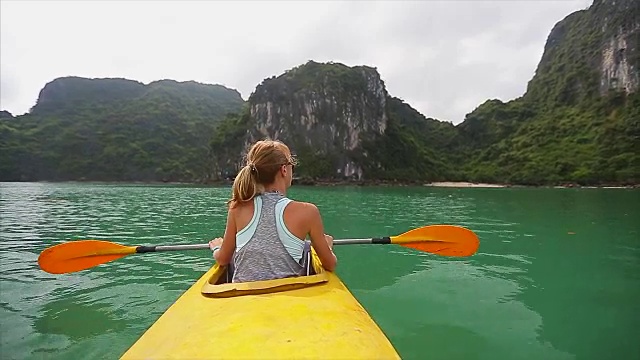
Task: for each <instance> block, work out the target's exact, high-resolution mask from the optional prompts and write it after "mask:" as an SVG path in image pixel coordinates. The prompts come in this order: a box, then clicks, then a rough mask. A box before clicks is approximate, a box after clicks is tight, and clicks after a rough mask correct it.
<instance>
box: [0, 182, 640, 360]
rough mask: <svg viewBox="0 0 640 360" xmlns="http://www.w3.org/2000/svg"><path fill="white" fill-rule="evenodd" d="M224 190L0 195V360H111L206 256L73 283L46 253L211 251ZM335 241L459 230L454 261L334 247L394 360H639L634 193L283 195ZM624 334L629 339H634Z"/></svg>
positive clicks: (120, 267) (312, 190)
mask: <svg viewBox="0 0 640 360" xmlns="http://www.w3.org/2000/svg"><path fill="white" fill-rule="evenodd" d="M228 196H229V188H213V187H198V186H148V185H104V184H102V185H101V184H46V183H41V184H40V183H39V184H6V183H4V184H0V245H1V246H0V290H1V291H0V323H1V324H2V326H0V349H1V351H2V358H9V359H14V358H15V359H22V358H57V359H69V358H117V357H118V356H120V355H121V354H122V353H123V352H124V351H125V350H126V349H127V348H128V347H129V346H130V345H131V344H132V343H133V342H134V341H135V340H136V339H137V338H138V337H139V336H140V335H141V334H142V333H143V332H144V331H145V330H146V329H147V328H148V327H149V326H150V325H151V324H152V323H153V321H155V320H156V319H157V318H158V317H159V316H160V315H161V314H162V313H163V312H164V311H165V310H166V309H167V307H168V306H169V305H170V304H171V303H172V302H173V301H175V299H177V298H178V296H180V294H181V293H182V292H183V291H184V290H186V289H187V288H188V287H189V286H190V285H191V284H192V283H193V281H195V280H196V279H198V278H199V277H200V275H201V274H202V273H203V272H204V271H206V270H207V269H208V268H209V266H210V265H211V264H212V259H211V253H210V252H209V251H202V250H200V251H181V252H168V253H150V254H137V255H132V256H128V257H125V258H122V259H119V260H117V261H114V262H111V263H108V264H104V265H101V266H98V267H96V268H93V269H89V270H85V271H81V272H78V273H73V274H63V275H51V274H47V273H44V272H42V271H41V270H40V269H39V268H38V266H37V262H36V261H37V257H38V255H39V253H40V252H41V251H42V250H43V249H44V248H46V247H48V246H50V245H52V244H57V243H61V242H64V241H67V240H70V239H89V238H97V239H103V240H110V241H115V242H119V243H122V244H128V245H142V244H190V243H203V242H206V241H207V240H208V239H211V238H213V237H216V236H220V235H222V233H223V231H224V225H225V216H226V207H225V201H226V200H227V198H228ZM290 196H291V197H292V198H295V199H300V200H304V201H311V202H314V203H317V204H318V207H319V208H320V210H321V212H322V214H323V216H324V223H325V227H326V232H327V233H330V234H332V235H334V237H335V238H336V239H340V238H358V237H363V238H369V237H379V236H389V235H398V234H401V233H403V232H405V231H408V230H410V229H412V228H415V227H419V226H423V225H429V224H442V223H447V224H458V225H463V226H466V227H469V228H470V229H472V230H474V231H475V232H476V233H477V234H478V235H479V236H480V239H481V246H480V249H479V251H478V254H476V255H475V256H473V257H470V258H463V259H459V258H443V257H438V256H435V255H431V254H425V253H420V252H418V251H416V250H412V249H406V248H403V247H400V246H397V245H344V246H337V247H336V249H335V251H336V253H337V255H338V258H339V262H338V274H339V275H340V277H341V278H342V279H343V281H344V282H345V284H346V285H347V286H348V287H349V289H350V290H351V291H352V292H353V294H354V295H355V296H356V297H357V298H358V300H359V301H361V303H362V304H363V305H364V306H365V307H366V309H367V311H369V313H370V314H371V315H372V316H373V317H374V319H375V320H376V322H377V323H378V324H379V325H380V326H381V328H382V329H383V330H384V332H385V333H386V334H387V335H388V336H389V338H390V339H391V340H392V342H393V344H394V345H395V347H396V348H397V349H398V351H399V352H400V354H401V355H402V357H403V358H405V359H423V358H435V359H449V358H465V359H498V358H499V359H574V358H579V359H602V358H612V357H613V358H625V359H632V358H640V348H639V347H637V345H636V344H635V341H636V339H637V338H638V337H637V334H638V332H637V330H636V328H637V325H636V324H635V322H636V319H637V314H638V313H640V305H639V304H640V302H638V301H637V299H638V298H640V243H639V242H638V240H639V238H640V237H639V236H638V234H640V228H639V226H638V222H637V221H636V219H638V218H640V208H639V204H640V192H639V191H637V190H636V191H627V190H609V191H607V190H599V189H593V190H575V189H564V190H558V189H453V188H443V189H438V188H367V187H335V188H322V187H309V188H305V187H295V188H292V190H291V193H290ZM634 334H635V335H634Z"/></svg>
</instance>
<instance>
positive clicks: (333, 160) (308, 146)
mask: <svg viewBox="0 0 640 360" xmlns="http://www.w3.org/2000/svg"><path fill="white" fill-rule="evenodd" d="M387 96H388V94H387V91H386V89H385V85H384V82H383V81H382V80H381V79H380V75H379V74H378V72H377V71H376V70H375V69H374V68H370V67H365V66H357V67H348V66H345V65H342V64H331V63H330V64H320V63H316V62H313V61H310V62H308V63H306V64H304V65H301V66H299V67H297V68H294V69H292V70H290V71H287V72H285V73H284V74H283V75H281V76H279V77H273V78H269V79H266V80H265V81H264V82H263V83H262V84H260V85H258V87H257V88H256V90H255V92H254V93H253V94H252V95H251V97H250V98H249V109H250V115H251V118H252V120H253V122H254V123H255V127H253V128H252V129H251V130H250V131H249V133H248V135H247V139H246V145H248V144H249V143H251V142H253V141H255V140H258V139H262V138H265V137H269V138H272V139H279V140H282V141H284V142H285V143H287V144H289V146H290V147H291V148H292V151H293V152H294V153H297V154H298V155H299V156H300V157H301V158H300V160H301V161H302V162H303V163H302V164H301V166H305V164H304V162H307V163H308V162H316V161H318V160H319V159H322V161H323V166H324V167H325V169H324V170H327V169H326V168H327V167H330V168H331V171H332V172H333V174H334V176H336V177H351V178H354V177H355V178H360V177H361V176H362V167H361V164H359V163H358V162H357V161H356V160H355V158H356V157H357V156H354V155H355V154H356V153H357V152H359V151H360V147H361V145H362V143H363V141H364V140H367V139H372V138H375V137H376V136H377V135H381V134H383V133H384V131H385V129H386V127H387V107H386V101H387ZM306 165H311V164H306ZM314 165H318V164H314Z"/></svg>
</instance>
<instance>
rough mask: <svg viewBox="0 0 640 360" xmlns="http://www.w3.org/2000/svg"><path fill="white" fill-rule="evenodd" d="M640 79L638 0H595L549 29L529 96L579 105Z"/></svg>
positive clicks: (632, 86)
mask: <svg viewBox="0 0 640 360" xmlns="http://www.w3.org/2000/svg"><path fill="white" fill-rule="evenodd" d="M639 84H640V1H637V0H595V1H594V3H593V4H592V5H591V6H590V7H589V9H587V10H582V11H577V12H575V13H573V14H571V15H569V16H567V17H566V18H565V19H563V20H562V21H560V22H558V23H557V24H556V25H555V26H554V28H553V29H552V30H551V32H550V34H549V37H548V38H547V43H546V45H545V49H544V54H543V56H542V59H541V60H540V64H539V65H538V69H537V70H536V75H535V76H534V78H533V79H532V80H531V82H530V83H529V87H528V89H527V94H526V96H525V97H526V98H527V99H530V100H533V101H535V102H554V103H562V104H564V105H576V104H578V103H580V102H583V101H585V100H592V99H594V98H596V97H599V96H604V95H606V94H608V93H609V92H610V90H615V91H621V92H624V93H626V94H630V93H634V92H636V91H638V86H639Z"/></svg>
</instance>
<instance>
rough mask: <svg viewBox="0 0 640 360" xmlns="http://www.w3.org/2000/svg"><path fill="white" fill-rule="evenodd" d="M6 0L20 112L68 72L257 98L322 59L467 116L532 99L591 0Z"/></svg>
mask: <svg viewBox="0 0 640 360" xmlns="http://www.w3.org/2000/svg"><path fill="white" fill-rule="evenodd" d="M0 4H1V5H0V6H1V8H0V27H1V28H0V29H1V31H0V37H1V38H0V61H1V74H0V75H1V89H0V108H2V109H6V110H9V111H11V112H12V113H14V114H22V113H24V112H26V111H28V109H29V108H30V107H31V106H33V105H34V104H35V101H36V100H37V96H38V93H39V91H40V89H41V88H42V87H43V86H44V85H45V84H46V83H47V82H49V81H51V80H53V79H55V78H57V77H61V76H69V75H75V76H84V77H124V78H129V79H133V80H138V81H142V82H144V83H148V82H151V81H154V80H159V79H165V78H170V79H175V80H178V81H184V80H196V81H200V82H205V83H219V84H223V85H225V86H228V87H231V88H234V89H237V90H239V91H240V92H241V93H242V95H243V97H244V98H245V99H246V98H248V96H249V95H250V94H251V92H252V91H253V90H254V89H255V86H256V85H257V84H259V83H260V82H261V81H262V80H263V79H264V78H267V77H270V76H273V75H279V74H281V73H282V72H283V71H285V70H287V69H289V68H292V67H294V66H297V65H299V64H301V63H304V62H306V61H307V60H315V61H335V62H343V63H345V64H347V65H369V66H374V67H377V68H378V70H379V72H380V73H381V76H382V78H383V80H384V81H385V83H386V85H387V89H388V91H389V92H390V94H391V95H393V96H398V97H400V98H402V99H404V100H405V101H407V102H408V103H409V104H411V105H412V106H414V107H415V108H416V109H417V110H418V111H420V112H421V113H423V114H424V115H425V116H428V117H434V118H438V119H441V120H448V121H453V122H454V123H459V122H461V121H462V120H463V118H464V115H465V114H466V113H468V112H470V111H472V110H473V108H475V106H477V105H479V104H480V103H482V102H484V101H485V100H486V99H488V98H500V99H502V100H503V101H507V100H510V99H512V98H515V97H518V96H520V95H522V94H523V92H524V91H525V89H526V84H527V82H528V81H529V80H530V78H531V76H533V73H534V71H535V68H536V66H537V64H538V62H539V60H540V57H541V56H542V51H543V47H544V43H545V40H546V37H547V35H548V34H549V31H550V30H551V28H552V27H553V25H554V24H555V23H556V22H558V21H559V20H561V19H562V18H564V17H565V16H566V15H568V14H570V13H571V12H573V11H576V10H579V9H584V8H586V7H588V6H589V4H590V1H588V0H564V1H537V0H536V1H471V0H469V1H413V2H411V1H409V2H400V1H397V2H396V1H387V2H384V1H375V2H374V1H368V2H366V1H353V2H339V1H303V2H293V1H283V2H266V1H257V2H251V1H237V2H223V1H208V2H206V1H194V2H186V1H183V2H170V1H153V2H152V1H141V2H133V1H127V2H124V1H105V2H98V1H86V2H80V1H69V2H58V1H43V2H36V1H6V0H3V1H2V2H1V3H0Z"/></svg>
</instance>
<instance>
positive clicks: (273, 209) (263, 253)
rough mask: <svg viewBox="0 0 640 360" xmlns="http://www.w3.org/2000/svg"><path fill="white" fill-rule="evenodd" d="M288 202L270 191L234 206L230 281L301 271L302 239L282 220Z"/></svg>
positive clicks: (266, 278) (291, 274) (292, 274)
mask: <svg viewBox="0 0 640 360" xmlns="http://www.w3.org/2000/svg"><path fill="white" fill-rule="evenodd" d="M290 201H291V200H289V199H287V198H286V197H284V196H283V195H281V194H280V193H277V192H270V193H264V194H262V195H259V196H256V197H255V198H254V201H252V202H250V203H248V204H246V205H244V206H242V207H239V208H237V211H236V213H235V214H234V215H233V216H235V217H236V224H237V226H236V251H235V253H234V256H233V262H234V275H233V282H245V281H257V280H268V279H278V278H284V277H291V276H299V275H302V274H303V267H302V256H303V247H304V241H303V240H302V239H300V238H299V237H297V236H295V235H294V234H292V233H291V232H290V230H289V228H288V226H287V224H286V223H287V221H285V219H284V212H285V210H286V209H287V205H288V204H289V203H290ZM249 215H250V216H251V218H250V220H249V221H247V218H249Z"/></svg>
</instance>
